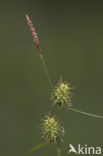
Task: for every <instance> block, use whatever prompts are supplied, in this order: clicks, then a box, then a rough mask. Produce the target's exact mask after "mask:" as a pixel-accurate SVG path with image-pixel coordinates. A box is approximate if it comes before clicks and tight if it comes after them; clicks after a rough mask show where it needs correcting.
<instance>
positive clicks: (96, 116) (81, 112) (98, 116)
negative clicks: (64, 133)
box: [68, 107, 103, 119]
mask: <svg viewBox="0 0 103 156" xmlns="http://www.w3.org/2000/svg"><path fill="white" fill-rule="evenodd" d="M68 109H70V110H72V111H74V112H77V113H80V114H84V115H87V116H91V117H95V118H101V119H103V116H100V115H95V114H90V113H86V112H83V111H80V110H77V109H74V108H71V107H68Z"/></svg>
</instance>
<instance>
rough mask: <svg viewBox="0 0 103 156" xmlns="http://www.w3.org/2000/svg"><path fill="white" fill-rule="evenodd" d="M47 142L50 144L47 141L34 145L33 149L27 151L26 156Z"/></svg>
mask: <svg viewBox="0 0 103 156" xmlns="http://www.w3.org/2000/svg"><path fill="white" fill-rule="evenodd" d="M47 144H48V143H47V142H46V143H43V144H39V145H37V146H35V147H33V148H32V149H30V150H29V151H27V152H26V154H25V156H28V155H29V154H30V153H31V152H34V151H36V150H38V149H40V148H42V147H44V146H46V145H47Z"/></svg>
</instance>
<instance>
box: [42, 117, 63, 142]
mask: <svg viewBox="0 0 103 156" xmlns="http://www.w3.org/2000/svg"><path fill="white" fill-rule="evenodd" d="M41 129H42V134H43V138H44V139H45V141H47V142H49V143H57V141H59V140H62V137H63V136H64V128H63V127H62V126H60V124H59V122H58V121H57V120H56V119H55V117H50V116H46V118H45V119H44V120H43V123H42V126H41Z"/></svg>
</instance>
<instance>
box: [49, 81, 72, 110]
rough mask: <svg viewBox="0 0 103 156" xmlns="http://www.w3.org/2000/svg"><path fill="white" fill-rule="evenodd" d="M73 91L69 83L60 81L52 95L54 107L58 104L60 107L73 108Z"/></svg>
mask: <svg viewBox="0 0 103 156" xmlns="http://www.w3.org/2000/svg"><path fill="white" fill-rule="evenodd" d="M71 89H72V88H71V87H70V85H69V84H68V83H66V82H62V80H60V81H59V83H58V84H57V86H56V87H55V88H54V90H53V93H52V95H51V99H52V101H53V105H56V104H57V105H59V106H60V107H63V106H71Z"/></svg>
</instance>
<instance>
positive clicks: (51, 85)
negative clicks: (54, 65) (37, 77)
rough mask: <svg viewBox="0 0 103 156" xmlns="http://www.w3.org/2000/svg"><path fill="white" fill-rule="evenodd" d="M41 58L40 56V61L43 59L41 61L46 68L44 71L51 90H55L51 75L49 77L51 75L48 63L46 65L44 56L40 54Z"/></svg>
mask: <svg viewBox="0 0 103 156" xmlns="http://www.w3.org/2000/svg"><path fill="white" fill-rule="evenodd" d="M39 56H40V59H41V61H42V64H43V67H44V70H45V73H46V76H47V79H48V81H49V84H50V87H51V89H53V84H52V81H51V78H50V75H49V73H48V69H47V66H46V63H45V61H44V58H43V55H41V54H40V53H39Z"/></svg>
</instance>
